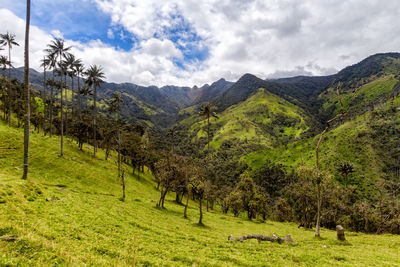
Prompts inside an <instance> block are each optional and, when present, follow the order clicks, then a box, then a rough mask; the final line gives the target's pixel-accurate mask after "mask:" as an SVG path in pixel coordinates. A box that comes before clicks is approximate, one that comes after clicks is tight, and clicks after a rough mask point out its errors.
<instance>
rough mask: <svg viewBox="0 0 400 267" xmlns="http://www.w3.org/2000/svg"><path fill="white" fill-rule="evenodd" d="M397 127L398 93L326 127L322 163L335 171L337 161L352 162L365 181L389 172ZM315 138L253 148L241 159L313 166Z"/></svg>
mask: <svg viewBox="0 0 400 267" xmlns="http://www.w3.org/2000/svg"><path fill="white" fill-rule="evenodd" d="M398 131H400V97H397V98H395V99H394V100H393V101H392V100H390V101H388V102H387V103H385V104H383V105H382V106H381V107H380V108H379V109H377V110H376V111H370V112H367V113H365V114H363V115H359V116H357V117H356V118H354V119H352V120H349V121H347V122H345V123H343V124H342V125H340V126H339V127H337V128H334V129H332V130H330V131H328V133H327V134H326V135H325V137H324V139H323V141H322V143H321V148H320V157H321V167H322V168H323V169H325V170H328V171H329V172H330V173H332V174H335V172H336V168H337V164H338V163H340V162H343V161H348V162H351V163H352V164H354V166H355V169H356V174H357V176H359V177H360V178H362V180H363V181H364V184H366V185H367V184H368V183H369V182H372V181H374V180H375V179H377V178H379V177H384V176H385V175H390V172H391V171H392V169H395V168H398V166H397V167H396V166H394V165H395V164H397V163H398V161H397V155H398V148H399V138H398V135H397V134H396V133H397V132H398ZM318 138H319V136H318V135H317V136H315V137H312V138H307V139H304V140H299V141H296V142H293V143H290V144H288V145H286V146H280V147H279V148H276V149H267V150H263V151H257V152H253V153H250V154H248V155H246V156H243V157H242V160H243V161H245V162H246V163H247V164H248V165H249V166H250V167H251V168H252V169H257V168H259V167H261V166H262V165H263V164H264V162H265V161H266V160H271V161H272V162H275V163H280V164H283V165H285V166H290V167H297V166H300V165H310V166H312V165H315V149H316V145H317V142H318ZM393 161H394V164H392V162H393ZM371 163H373V164H371ZM392 165H393V166H392ZM388 173H389V174H388Z"/></svg>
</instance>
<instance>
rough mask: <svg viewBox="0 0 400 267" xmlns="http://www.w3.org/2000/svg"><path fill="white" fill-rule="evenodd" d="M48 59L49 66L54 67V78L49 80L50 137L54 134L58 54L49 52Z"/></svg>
mask: <svg viewBox="0 0 400 267" xmlns="http://www.w3.org/2000/svg"><path fill="white" fill-rule="evenodd" d="M47 60H48V61H49V68H51V69H52V76H53V77H52V79H51V80H48V81H47V84H49V85H50V107H49V120H50V137H51V136H52V135H53V106H54V105H53V102H54V82H55V77H54V76H55V70H56V66H57V56H56V55H55V54H48V55H47Z"/></svg>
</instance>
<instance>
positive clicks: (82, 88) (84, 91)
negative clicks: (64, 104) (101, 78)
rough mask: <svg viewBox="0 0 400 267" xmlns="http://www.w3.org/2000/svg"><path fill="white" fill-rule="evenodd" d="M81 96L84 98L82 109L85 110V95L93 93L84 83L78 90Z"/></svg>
mask: <svg viewBox="0 0 400 267" xmlns="http://www.w3.org/2000/svg"><path fill="white" fill-rule="evenodd" d="M79 93H80V94H81V95H82V96H83V98H84V103H85V104H84V109H85V110H87V109H88V105H87V97H88V96H90V95H93V93H92V90H91V89H90V87H89V86H87V85H84V86H82V87H81V90H80V92H79Z"/></svg>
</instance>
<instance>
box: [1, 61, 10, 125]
mask: <svg viewBox="0 0 400 267" xmlns="http://www.w3.org/2000/svg"><path fill="white" fill-rule="evenodd" d="M10 65H11V63H10V61H9V60H8V58H7V57H6V56H0V66H1V69H2V70H3V76H4V77H6V69H7V67H8V66H10ZM1 87H2V96H1V98H2V102H3V115H4V119H6V113H7V108H6V107H7V105H6V84H5V79H4V84H2V85H1Z"/></svg>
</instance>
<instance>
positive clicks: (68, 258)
mask: <svg viewBox="0 0 400 267" xmlns="http://www.w3.org/2000/svg"><path fill="white" fill-rule="evenodd" d="M22 137H23V132H22V129H14V128H8V127H7V126H6V125H5V124H4V123H3V122H0V207H1V208H0V265H2V266H3V265H4V266H10V265H11V266H13V265H30V266H48V265H63V266H83V265H95V266H110V265H111V266H132V265H135V264H136V265H139V266H142V265H143V266H160V265H168V266H172V265H173V266H188V265H196V266H199V265H200V266H223V265H229V266H233V265H235V266H243V265H274V266H288V265H294V264H296V265H297V264H300V265H315V264H317V265H319V266H336V265H342V264H349V265H355V264H358V265H375V266H380V265H385V264H387V265H390V264H393V263H396V262H399V261H400V256H399V254H398V246H399V244H400V237H399V236H395V235H380V236H376V235H366V234H361V233H351V232H348V233H347V239H348V240H349V241H348V242H346V243H341V242H338V241H336V239H335V238H336V237H335V232H334V231H328V230H325V229H323V230H322V236H323V237H324V239H320V240H317V239H315V238H314V232H313V231H310V230H303V229H298V228H297V226H296V225H295V224H292V223H277V222H268V223H260V222H250V221H248V220H246V219H243V218H235V217H233V216H230V215H228V216H226V215H222V214H221V213H219V212H217V211H213V212H208V213H205V218H204V222H205V224H206V226H205V227H199V226H197V225H196V224H195V223H196V222H197V218H198V211H197V206H196V203H190V209H189V219H184V218H183V216H182V213H183V207H182V206H180V205H177V204H174V202H173V201H172V199H173V197H172V196H169V197H168V198H167V202H166V208H167V209H164V210H163V209H156V208H155V202H156V200H157V199H158V197H159V192H158V191H156V189H155V183H154V182H153V178H152V177H151V175H150V174H149V173H147V172H146V173H145V174H144V175H141V177H140V178H138V177H137V176H136V175H135V176H132V175H131V174H128V173H127V199H126V201H125V202H121V201H120V200H119V196H120V193H121V192H120V191H121V190H120V186H119V184H118V181H117V178H116V173H117V170H116V167H115V164H114V162H113V160H109V161H104V160H101V159H93V158H92V157H91V155H90V154H89V153H88V152H80V151H79V150H78V149H77V148H76V145H75V144H71V143H69V142H67V143H66V146H65V157H63V158H61V157H58V148H59V140H58V138H57V137H54V138H49V137H42V136H41V135H39V134H35V133H34V134H32V138H31V140H32V142H31V167H30V171H31V172H30V177H29V179H28V180H27V181H23V180H21V171H22V170H21V168H22V164H21V162H22V151H23V144H22V140H23V138H22ZM85 149H87V148H85ZM99 156H100V157H102V156H103V154H102V152H101V151H99ZM125 168H128V167H127V166H125ZM249 233H261V234H277V235H279V236H284V235H286V234H291V235H292V237H293V239H294V240H295V241H296V242H297V245H289V244H278V243H270V242H266V243H257V242H253V241H246V242H243V243H239V242H238V243H236V242H234V243H233V242H229V241H228V240H227V237H228V236H229V235H230V234H233V235H234V236H235V237H236V236H241V235H244V234H249Z"/></svg>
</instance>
